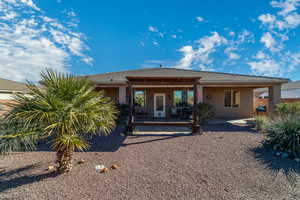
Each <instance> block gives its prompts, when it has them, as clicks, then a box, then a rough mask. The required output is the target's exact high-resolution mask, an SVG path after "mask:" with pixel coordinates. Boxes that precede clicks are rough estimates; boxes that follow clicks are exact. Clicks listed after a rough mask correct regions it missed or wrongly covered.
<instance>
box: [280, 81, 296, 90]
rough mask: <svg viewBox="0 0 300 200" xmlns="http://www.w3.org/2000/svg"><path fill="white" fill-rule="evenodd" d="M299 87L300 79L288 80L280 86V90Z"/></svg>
mask: <svg viewBox="0 0 300 200" xmlns="http://www.w3.org/2000/svg"><path fill="white" fill-rule="evenodd" d="M296 89H300V81H294V82H288V83H285V84H283V85H282V86H281V90H296Z"/></svg>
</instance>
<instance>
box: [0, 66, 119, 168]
mask: <svg viewBox="0 0 300 200" xmlns="http://www.w3.org/2000/svg"><path fill="white" fill-rule="evenodd" d="M41 77H42V80H41V84H42V86H43V87H42V89H41V88H40V87H37V86H36V85H34V84H32V83H30V82H28V84H27V87H28V89H29V90H30V95H23V94H16V96H15V97H14V100H15V102H16V103H14V104H11V105H10V106H11V107H12V110H11V111H10V113H9V114H8V115H7V116H6V118H5V123H4V124H3V125H2V129H1V133H0V152H2V153H8V152H11V151H17V150H21V149H23V148H25V149H33V148H35V146H36V143H37V141H39V140H42V139H43V140H48V141H49V142H50V143H51V144H52V148H53V149H54V150H55V151H56V157H57V163H58V167H57V170H58V171H59V172H68V171H70V170H71V167H72V156H73V152H74V151H75V150H85V149H87V148H88V147H89V144H88V141H87V140H88V138H89V137H90V136H91V135H93V134H109V133H110V132H111V130H112V128H113V127H114V126H115V120H116V116H117V110H116V108H115V107H114V105H113V103H112V102H111V101H110V100H109V99H108V98H107V97H105V96H104V94H103V93H102V92H96V91H95V90H94V87H93V86H92V85H91V84H90V83H89V82H88V81H87V80H86V79H82V78H77V77H75V76H73V75H69V74H63V73H57V72H54V71H52V70H46V71H45V72H43V73H41Z"/></svg>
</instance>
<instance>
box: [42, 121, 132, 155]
mask: <svg viewBox="0 0 300 200" xmlns="http://www.w3.org/2000/svg"><path fill="white" fill-rule="evenodd" d="M121 133H125V131H124V127H117V128H116V129H115V130H114V131H113V132H112V133H111V134H109V135H107V136H104V135H93V136H92V137H91V138H90V139H89V144H90V148H89V149H88V150H87V152H114V151H117V150H118V149H119V148H120V147H121V146H122V145H123V142H124V140H125V139H126V136H122V135H121ZM36 151H53V150H52V149H51V144H49V143H47V142H41V143H40V144H39V145H38V147H37V149H36Z"/></svg>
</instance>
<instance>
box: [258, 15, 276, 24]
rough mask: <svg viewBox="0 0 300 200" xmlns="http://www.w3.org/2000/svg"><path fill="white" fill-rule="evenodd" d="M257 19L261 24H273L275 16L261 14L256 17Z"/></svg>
mask: <svg viewBox="0 0 300 200" xmlns="http://www.w3.org/2000/svg"><path fill="white" fill-rule="evenodd" d="M258 19H259V20H260V21H261V22H262V23H263V24H274V22H275V21H276V16H274V15H271V14H269V13H267V14H262V15H260V16H259V17H258Z"/></svg>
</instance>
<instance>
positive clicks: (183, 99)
mask: <svg viewBox="0 0 300 200" xmlns="http://www.w3.org/2000/svg"><path fill="white" fill-rule="evenodd" d="M173 100H174V101H173V103H174V106H177V107H185V106H191V105H193V104H194V91H193V90H175V91H174V94H173Z"/></svg>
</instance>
